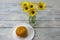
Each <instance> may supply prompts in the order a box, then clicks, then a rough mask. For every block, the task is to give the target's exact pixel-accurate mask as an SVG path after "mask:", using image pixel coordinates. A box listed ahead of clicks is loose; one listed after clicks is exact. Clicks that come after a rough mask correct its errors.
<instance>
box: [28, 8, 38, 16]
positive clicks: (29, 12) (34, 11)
mask: <svg viewBox="0 0 60 40" xmlns="http://www.w3.org/2000/svg"><path fill="white" fill-rule="evenodd" d="M28 14H29V15H30V16H35V15H36V14H37V12H36V9H35V8H31V9H29V11H28Z"/></svg>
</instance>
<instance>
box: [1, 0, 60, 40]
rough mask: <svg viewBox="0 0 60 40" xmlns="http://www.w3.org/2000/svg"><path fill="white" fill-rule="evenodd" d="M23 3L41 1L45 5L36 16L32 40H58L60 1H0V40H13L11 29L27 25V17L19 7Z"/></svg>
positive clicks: (59, 32) (59, 36)
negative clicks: (23, 23)
mask: <svg viewBox="0 0 60 40" xmlns="http://www.w3.org/2000/svg"><path fill="white" fill-rule="evenodd" d="M23 1H28V2H34V3H38V2H39V1H43V2H45V3H46V5H47V8H46V9H45V10H44V11H43V12H41V11H39V12H38V14H37V17H36V20H37V24H36V26H34V27H33V28H34V30H35V37H34V39H33V40H60V0H0V40H13V38H12V31H13V28H14V27H15V26H16V25H18V24H19V23H21V22H25V23H28V19H29V16H28V14H27V13H24V12H23V11H22V8H21V7H20V3H21V2H23Z"/></svg>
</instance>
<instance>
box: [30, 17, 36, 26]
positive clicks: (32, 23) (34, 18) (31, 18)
mask: <svg viewBox="0 0 60 40" xmlns="http://www.w3.org/2000/svg"><path fill="white" fill-rule="evenodd" d="M29 24H30V25H31V26H35V24H36V16H29Z"/></svg>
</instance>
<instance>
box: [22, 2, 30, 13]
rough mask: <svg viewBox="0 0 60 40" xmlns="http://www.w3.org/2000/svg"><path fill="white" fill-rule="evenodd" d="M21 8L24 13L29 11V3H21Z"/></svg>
mask: <svg viewBox="0 0 60 40" xmlns="http://www.w3.org/2000/svg"><path fill="white" fill-rule="evenodd" d="M22 8H23V10H24V12H27V11H28V9H29V2H22Z"/></svg>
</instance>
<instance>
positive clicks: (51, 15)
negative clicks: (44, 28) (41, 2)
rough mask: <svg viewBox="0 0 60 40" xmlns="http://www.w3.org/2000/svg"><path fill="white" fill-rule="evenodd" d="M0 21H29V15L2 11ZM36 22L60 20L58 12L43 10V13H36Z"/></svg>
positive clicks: (59, 11)
mask: <svg viewBox="0 0 60 40" xmlns="http://www.w3.org/2000/svg"><path fill="white" fill-rule="evenodd" d="M2 10H3V9H2ZM6 11H7V10H6ZM1 20H29V15H28V14H27V13H24V12H23V11H21V12H18V11H16V10H15V11H10V12H8V11H7V12H3V11H2V12H0V21H1ZM36 20H60V10H54V9H53V10H51V11H49V10H45V11H44V12H38V14H37V16H36Z"/></svg>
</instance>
